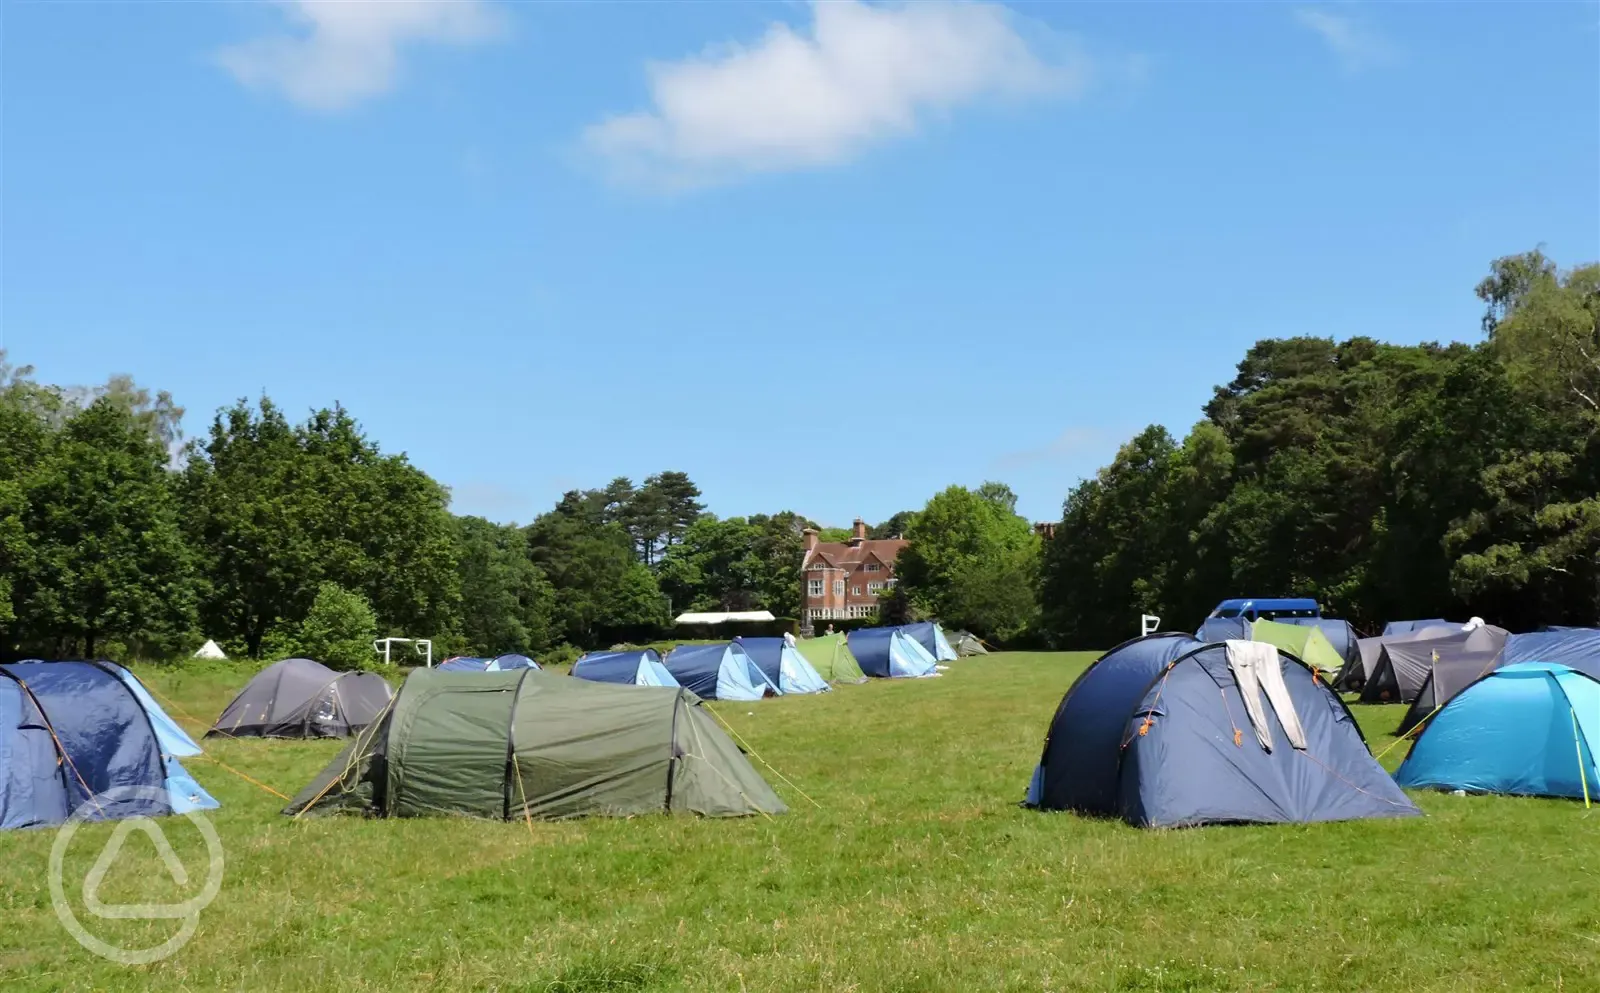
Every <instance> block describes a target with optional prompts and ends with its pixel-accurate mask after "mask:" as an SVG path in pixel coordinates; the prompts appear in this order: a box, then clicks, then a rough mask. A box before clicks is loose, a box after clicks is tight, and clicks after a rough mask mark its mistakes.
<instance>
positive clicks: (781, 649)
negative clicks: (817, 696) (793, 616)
mask: <svg viewBox="0 0 1600 993" xmlns="http://www.w3.org/2000/svg"><path fill="white" fill-rule="evenodd" d="M739 647H741V648H743V649H744V650H745V652H746V653H748V654H749V656H750V657H751V658H752V659H754V660H755V663H756V665H758V666H760V667H761V673H762V675H764V676H766V677H767V682H769V683H773V684H774V685H776V686H777V687H778V690H779V692H781V693H783V694H784V695H785V696H788V695H789V694H790V693H826V692H828V691H829V690H831V689H833V687H831V686H829V685H828V681H827V680H825V679H823V678H822V676H821V675H819V674H818V673H817V670H815V669H813V668H811V663H810V662H807V661H806V657H805V656H804V655H801V654H800V652H799V650H798V649H797V648H796V647H795V646H794V645H791V644H789V640H788V639H787V638H740V639H739Z"/></svg>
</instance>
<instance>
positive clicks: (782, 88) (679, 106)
mask: <svg viewBox="0 0 1600 993" xmlns="http://www.w3.org/2000/svg"><path fill="white" fill-rule="evenodd" d="M811 13H812V23H811V24H810V25H809V27H808V28H807V29H805V30H796V29H795V28H792V27H790V26H789V25H787V24H783V23H776V24H773V25H772V26H771V27H769V28H768V29H767V33H766V35H765V36H764V37H763V38H761V39H760V40H759V41H757V42H756V43H754V44H752V45H741V44H729V45H723V46H717V47H714V48H711V49H708V50H706V51H705V52H704V53H702V54H701V55H699V56H694V57H690V58H686V59H683V60H681V61H677V62H662V63H652V64H650V65H648V66H647V67H646V70H647V73H648V75H649V84H650V96H651V102H652V104H653V107H652V108H651V109H649V110H642V111H638V112H635V113H630V114H622V115H618V116H614V117H611V118H608V119H606V120H604V121H601V122H599V123H597V124H594V125H592V126H590V127H589V128H588V129H587V130H586V131H585V132H584V135H583V143H584V146H585V147H586V149H587V150H588V151H590V152H593V153H596V154H598V155H600V156H601V157H602V158H603V159H605V160H606V162H607V163H608V164H609V165H610V167H611V168H612V169H613V170H614V171H615V172H616V174H617V176H618V177H619V178H621V179H624V180H628V181H637V182H644V183H648V184H655V185H665V186H668V187H673V186H686V185H695V184H698V183H704V182H711V181H715V180H718V179H727V178H731V177H733V176H737V175H740V174H745V173H752V172H769V171H779V170H785V169H801V168H807V167H814V166H823V165H831V164H834V163H838V162H842V161H845V160H847V159H849V158H851V157H853V156H855V155H857V154H859V153H860V152H861V151H862V150H863V149H865V148H866V147H867V146H869V145H871V144H874V143H876V142H880V141H883V140H885V139H888V138H892V137H896V136H900V135H905V134H909V133H911V132H913V131H915V130H916V128H917V126H918V123H919V122H920V120H921V119H922V118H924V117H925V116H927V115H928V114H930V113H935V112H939V111H946V110H950V109H952V108H955V107H958V106H961V105H963V104H968V103H971V102H973V101H975V100H978V99H980V98H983V97H1035V96H1046V95H1068V96H1071V95H1076V94H1078V93H1080V92H1081V91H1082V89H1083V88H1084V87H1085V86H1086V85H1087V83H1088V78H1089V73H1090V63H1089V60H1088V58H1087V57H1085V56H1084V55H1083V54H1082V53H1081V52H1080V51H1079V50H1078V49H1077V47H1076V45H1074V44H1073V42H1072V41H1071V39H1069V38H1065V37H1063V36H1060V35H1057V34H1053V33H1051V32H1049V31H1048V30H1046V29H1043V28H1039V27H1038V26H1036V25H1031V24H1026V23H1024V22H1021V21H1019V20H1018V19H1017V18H1016V17H1014V16H1013V15H1012V13H1011V11H1010V10H1008V9H1007V8H1006V7H1003V6H1000V5H998V4H989V3H964V2H955V0H927V2H922V3H913V4H907V5H904V6H892V7H891V6H877V5H869V4H865V3H860V2H858V0H832V2H821V0H818V2H814V3H813V4H812V7H811ZM1024 31H1026V32H1027V34H1028V37H1024Z"/></svg>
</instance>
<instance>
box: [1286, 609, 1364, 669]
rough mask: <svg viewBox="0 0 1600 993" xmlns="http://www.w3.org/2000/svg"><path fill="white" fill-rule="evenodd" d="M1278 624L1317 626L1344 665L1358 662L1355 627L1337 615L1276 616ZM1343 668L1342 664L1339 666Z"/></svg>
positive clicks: (1358, 647)
mask: <svg viewBox="0 0 1600 993" xmlns="http://www.w3.org/2000/svg"><path fill="white" fill-rule="evenodd" d="M1275 620H1276V621H1277V622H1278V623H1279V624H1293V625H1295V626H1296V627H1303V628H1317V629H1318V630H1320V631H1321V632H1322V634H1323V637H1325V638H1327V639H1328V644H1330V645H1332V646H1333V650H1334V651H1336V652H1338V653H1339V658H1341V659H1343V660H1344V665H1348V664H1350V663H1352V662H1357V663H1359V661H1360V658H1361V650H1360V646H1359V645H1357V644H1356V642H1357V641H1358V640H1359V639H1358V638H1357V637H1356V629H1355V628H1354V627H1352V626H1351V625H1350V622H1349V621H1347V620H1343V619H1341V618H1338V617H1278V618H1275ZM1340 668H1341V669H1342V668H1343V665H1341V667H1340Z"/></svg>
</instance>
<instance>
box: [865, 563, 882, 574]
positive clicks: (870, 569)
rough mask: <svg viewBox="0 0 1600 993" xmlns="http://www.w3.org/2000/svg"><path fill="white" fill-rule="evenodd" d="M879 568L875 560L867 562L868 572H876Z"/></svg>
mask: <svg viewBox="0 0 1600 993" xmlns="http://www.w3.org/2000/svg"><path fill="white" fill-rule="evenodd" d="M879 568H880V566H879V565H878V563H876V562H868V563H867V571H868V572H877V571H878V570H879Z"/></svg>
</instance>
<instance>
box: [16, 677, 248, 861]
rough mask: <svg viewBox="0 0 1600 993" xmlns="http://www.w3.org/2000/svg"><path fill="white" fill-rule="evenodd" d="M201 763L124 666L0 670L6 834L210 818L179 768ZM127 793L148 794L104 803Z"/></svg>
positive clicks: (211, 802)
mask: <svg viewBox="0 0 1600 993" xmlns="http://www.w3.org/2000/svg"><path fill="white" fill-rule="evenodd" d="M199 754H200V746H199V745H196V744H195V743H194V740H193V739H191V738H190V737H189V736H188V735H187V734H185V733H184V731H183V729H181V728H180V727H178V725H177V724H175V723H174V722H173V720H172V718H171V717H168V716H167V714H166V713H165V712H164V711H163V710H162V709H161V707H160V705H158V704H157V703H156V702H155V700H154V699H153V698H151V696H150V693H149V691H148V690H146V689H145V688H144V685H143V684H142V683H140V682H139V680H138V679H137V678H136V677H135V676H134V675H133V674H132V673H131V672H129V671H128V670H126V669H124V668H122V667H121V666H119V665H115V664H113V663H110V662H40V661H38V660H34V661H30V662H14V663H11V664H8V665H0V756H4V761H0V830H4V829H12V828H31V827H48V826H51V825H56V824H61V823H64V822H65V821H66V820H67V818H69V817H71V816H73V815H74V814H79V815H80V816H83V815H87V817H86V819H89V820H110V819H115V818H123V817H136V816H147V817H157V816H161V815H164V814H181V813H186V812H188V811H191V810H210V809H213V808H215V807H216V806H217V805H218V804H217V801H216V800H215V799H213V798H212V796H211V795H210V794H209V793H207V792H206V791H205V790H204V789H202V788H201V786H200V784H199V783H197V782H195V780H194V778H193V777H192V776H190V775H189V773H188V771H187V770H185V769H184V768H183V765H182V763H181V762H179V759H180V758H182V757H184V756H190V755H199ZM129 788H143V789H144V790H148V791H150V792H141V793H139V794H137V795H136V794H134V793H132V792H131V791H129V792H122V793H114V794H112V795H111V796H106V795H105V794H107V793H108V791H113V790H123V791H128V790H129ZM156 791H164V792H156ZM85 808H87V809H85Z"/></svg>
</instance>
